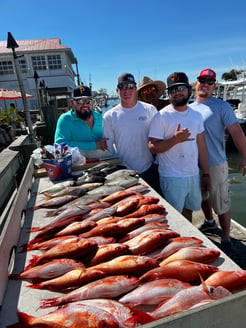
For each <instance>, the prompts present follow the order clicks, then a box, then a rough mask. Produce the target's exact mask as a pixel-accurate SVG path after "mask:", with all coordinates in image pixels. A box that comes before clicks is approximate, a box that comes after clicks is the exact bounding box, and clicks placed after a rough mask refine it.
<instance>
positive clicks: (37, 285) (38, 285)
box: [26, 283, 42, 289]
mask: <svg viewBox="0 0 246 328" xmlns="http://www.w3.org/2000/svg"><path fill="white" fill-rule="evenodd" d="M26 287H28V288H33V289H42V285H41V284H40V283H38V284H32V285H28V286H26Z"/></svg>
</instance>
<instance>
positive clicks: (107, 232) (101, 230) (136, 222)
mask: <svg viewBox="0 0 246 328" xmlns="http://www.w3.org/2000/svg"><path fill="white" fill-rule="evenodd" d="M144 223H145V221H144V219H142V218H134V219H122V220H119V221H118V222H116V223H108V224H103V225H102V224H101V225H97V226H96V227H95V228H93V229H91V230H90V231H87V232H85V233H83V234H81V236H82V237H84V238H89V237H93V236H112V237H118V236H122V235H124V234H126V233H128V232H129V231H131V230H133V229H135V228H138V227H140V226H141V225H144Z"/></svg>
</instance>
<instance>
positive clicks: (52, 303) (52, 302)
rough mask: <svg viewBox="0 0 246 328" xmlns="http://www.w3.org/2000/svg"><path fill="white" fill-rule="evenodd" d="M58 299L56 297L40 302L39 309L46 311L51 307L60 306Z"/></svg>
mask: <svg viewBox="0 0 246 328" xmlns="http://www.w3.org/2000/svg"><path fill="white" fill-rule="evenodd" d="M58 298H59V297H55V298H46V299H43V300H41V301H40V303H41V305H40V307H39V309H45V308H48V307H51V306H57V305H58V303H59V302H58Z"/></svg>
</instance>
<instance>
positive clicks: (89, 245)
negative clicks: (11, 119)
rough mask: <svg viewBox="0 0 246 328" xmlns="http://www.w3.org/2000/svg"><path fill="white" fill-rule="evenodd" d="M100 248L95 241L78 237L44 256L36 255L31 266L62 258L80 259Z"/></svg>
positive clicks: (61, 244)
mask: <svg viewBox="0 0 246 328" xmlns="http://www.w3.org/2000/svg"><path fill="white" fill-rule="evenodd" d="M97 247H98V245H97V243H96V242H95V241H93V240H87V239H85V238H81V237H77V240H76V239H75V240H74V239H73V240H69V241H64V242H61V243H60V244H58V245H56V246H53V247H51V248H50V249H48V250H47V251H45V252H44V253H43V254H42V255H40V256H37V255H34V256H33V258H32V259H31V260H30V263H29V265H30V266H36V265H38V264H42V263H44V262H46V261H50V260H53V259H62V258H73V259H78V258H81V257H82V256H85V255H86V254H88V253H90V252H93V251H95V249H96V248H97Z"/></svg>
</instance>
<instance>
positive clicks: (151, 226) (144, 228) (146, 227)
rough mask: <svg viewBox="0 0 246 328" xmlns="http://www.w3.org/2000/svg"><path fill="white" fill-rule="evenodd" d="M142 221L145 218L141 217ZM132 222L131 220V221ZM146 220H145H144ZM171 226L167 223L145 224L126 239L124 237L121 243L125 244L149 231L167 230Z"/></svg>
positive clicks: (126, 236) (128, 234)
mask: <svg viewBox="0 0 246 328" xmlns="http://www.w3.org/2000/svg"><path fill="white" fill-rule="evenodd" d="M141 218H142V219H143V218H144V217H141ZM130 220H131V219H130ZM144 220H145V219H144ZM168 227H169V225H168V224H167V223H162V222H150V223H147V224H144V225H143V226H141V227H139V228H137V229H135V230H133V231H131V232H129V233H127V234H126V235H125V236H124V237H122V238H121V239H120V240H119V242H120V243H123V242H125V241H127V240H130V239H132V238H134V237H136V236H138V235H139V234H140V233H142V232H144V231H147V230H153V229H163V230H166V229H168Z"/></svg>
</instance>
